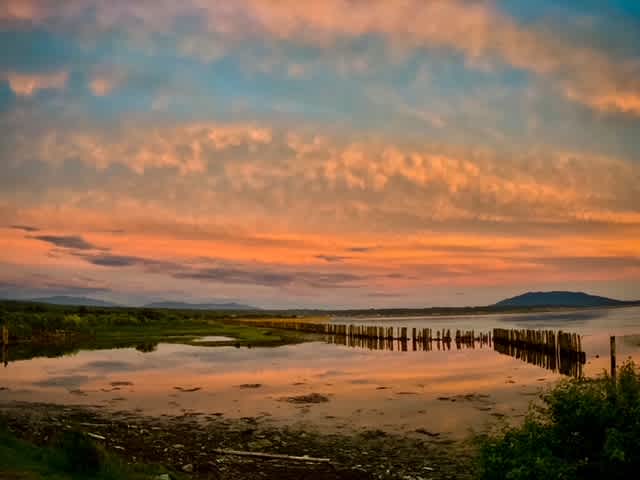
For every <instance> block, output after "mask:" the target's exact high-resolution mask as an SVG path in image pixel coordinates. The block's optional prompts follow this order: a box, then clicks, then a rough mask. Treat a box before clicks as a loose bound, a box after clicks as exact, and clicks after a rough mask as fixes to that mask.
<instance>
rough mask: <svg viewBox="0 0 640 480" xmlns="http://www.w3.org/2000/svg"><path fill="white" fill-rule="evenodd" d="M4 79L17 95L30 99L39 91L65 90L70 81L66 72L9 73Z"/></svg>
mask: <svg viewBox="0 0 640 480" xmlns="http://www.w3.org/2000/svg"><path fill="white" fill-rule="evenodd" d="M4 77H5V78H6V80H7V82H9V88H11V90H13V92H14V93H15V94H16V95H20V96H23V97H30V96H32V95H34V94H35V93H37V92H38V91H39V90H48V89H56V90H61V89H63V88H65V87H66V85H67V80H68V79H69V73H68V72H64V71H63V72H56V73H40V74H28V73H17V72H8V73H6V74H5V75H4Z"/></svg>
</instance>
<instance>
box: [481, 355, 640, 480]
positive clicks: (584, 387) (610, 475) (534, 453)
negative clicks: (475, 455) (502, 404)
mask: <svg viewBox="0 0 640 480" xmlns="http://www.w3.org/2000/svg"><path fill="white" fill-rule="evenodd" d="M479 443H480V455H479V471H480V475H479V476H480V478H481V479H482V480H534V479H545V480H554V479H585V480H590V479H602V478H607V479H610V480H617V479H628V478H637V475H638V472H640V448H639V447H640V376H639V375H638V371H637V369H636V367H635V365H634V364H633V363H632V362H627V363H625V364H624V365H623V366H622V368H620V369H619V372H618V378H617V381H614V380H613V379H611V378H610V377H608V376H604V377H602V378H598V379H579V380H566V381H564V382H562V383H560V384H559V385H558V386H556V387H555V388H553V389H552V390H551V391H549V392H548V393H547V394H545V395H544V396H543V404H542V405H541V406H538V407H532V408H531V410H530V412H529V414H528V416H527V418H526V420H525V422H524V423H523V425H521V426H519V427H511V428H506V429H505V430H504V431H503V432H501V433H500V434H498V435H495V436H486V437H483V438H480V439H479Z"/></svg>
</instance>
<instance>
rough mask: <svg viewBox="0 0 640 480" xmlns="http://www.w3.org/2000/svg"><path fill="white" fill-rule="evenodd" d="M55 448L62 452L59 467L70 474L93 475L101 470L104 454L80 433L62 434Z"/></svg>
mask: <svg viewBox="0 0 640 480" xmlns="http://www.w3.org/2000/svg"><path fill="white" fill-rule="evenodd" d="M56 447H57V448H58V449H59V450H60V451H61V452H64V455H63V457H62V462H63V464H62V465H61V467H62V468H63V469H64V470H65V471H67V472H70V473H79V474H83V475H95V474H97V473H98V472H100V470H101V469H102V464H103V459H104V457H105V454H104V452H103V451H102V449H100V448H99V447H98V446H97V445H96V444H95V443H93V442H92V441H91V440H90V439H89V438H87V436H86V435H84V434H83V433H80V432H75V431H69V432H64V433H63V434H62V435H61V436H60V438H59V439H58V441H57V442H56Z"/></svg>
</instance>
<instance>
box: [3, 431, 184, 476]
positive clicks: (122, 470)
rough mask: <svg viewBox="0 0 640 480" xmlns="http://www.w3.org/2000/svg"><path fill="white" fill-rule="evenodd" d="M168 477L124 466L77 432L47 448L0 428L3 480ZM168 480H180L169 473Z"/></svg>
mask: <svg viewBox="0 0 640 480" xmlns="http://www.w3.org/2000/svg"><path fill="white" fill-rule="evenodd" d="M161 473H168V471H167V470H166V469H164V468H163V467H161V466H150V465H142V464H137V465H127V464H126V463H125V462H124V461H122V460H121V459H120V458H118V457H116V456H114V455H112V454H110V453H108V452H106V451H105V450H104V449H102V448H101V447H100V446H98V445H96V444H95V443H93V442H92V441H91V440H90V439H89V438H87V437H86V436H85V435H83V434H82V433H79V432H71V431H70V432H64V433H61V434H60V435H59V436H58V437H57V438H55V439H53V440H52V441H51V444H50V445H47V446H36V445H34V444H32V443H29V442H27V441H24V440H21V439H18V438H16V437H15V436H14V435H13V434H12V433H11V432H10V431H9V429H8V428H6V427H4V426H2V425H0V478H2V479H7V480H40V479H43V480H44V479H47V480H80V479H86V480H142V479H147V480H148V479H150V478H153V477H154V476H156V475H159V474H161ZM171 476H172V478H180V477H179V476H177V475H176V474H175V473H173V472H172V473H171Z"/></svg>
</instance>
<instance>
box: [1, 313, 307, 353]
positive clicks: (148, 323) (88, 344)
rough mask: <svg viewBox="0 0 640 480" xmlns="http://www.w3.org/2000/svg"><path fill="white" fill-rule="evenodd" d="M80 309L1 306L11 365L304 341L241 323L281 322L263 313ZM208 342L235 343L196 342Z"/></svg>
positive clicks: (279, 331)
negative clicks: (108, 351) (161, 346)
mask: <svg viewBox="0 0 640 480" xmlns="http://www.w3.org/2000/svg"><path fill="white" fill-rule="evenodd" d="M238 315H239V314H237V313H233V312H214V311H194V310H184V311H180V310H162V309H146V308H142V309H135V308H103V307H74V306H59V305H44V304H31V303H25V302H11V301H4V302H2V301H0V324H4V325H7V326H8V328H9V333H10V336H11V340H10V349H9V358H10V360H18V359H27V358H32V357H34V356H48V357H55V356H60V355H65V354H73V353H75V352H77V351H78V350H80V349H105V348H125V347H136V348H137V349H138V350H140V351H143V352H149V351H153V350H154V349H155V347H156V345H157V344H158V343H160V342H163V343H183V344H194V345H199V346H212V345H216V346H217V345H221V344H226V345H236V346H278V345H283V344H287V343H295V342H298V341H300V340H301V335H300V334H298V333H296V332H287V331H284V330H279V329H269V328H262V327H257V326H253V325H251V323H241V322H239V320H240V319H241V318H243V319H244V318H245V317H248V318H249V319H251V318H269V319H274V318H278V317H274V316H270V315H268V314H262V313H245V314H242V317H240V316H238ZM204 336H224V337H230V338H232V339H233V340H231V341H228V342H224V343H220V342H214V343H212V342H206V343H205V342H197V343H196V342H195V340H197V339H198V338H200V337H204Z"/></svg>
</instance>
